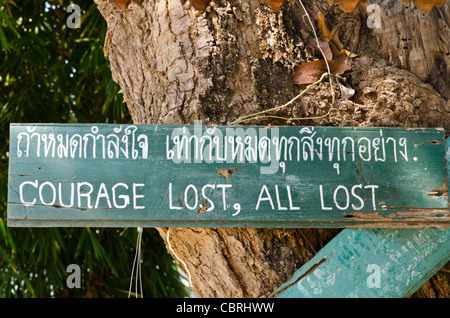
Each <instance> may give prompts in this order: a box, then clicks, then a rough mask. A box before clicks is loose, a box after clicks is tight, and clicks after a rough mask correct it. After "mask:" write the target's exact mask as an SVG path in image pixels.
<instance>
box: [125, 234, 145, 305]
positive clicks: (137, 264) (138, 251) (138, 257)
mask: <svg viewBox="0 0 450 318" xmlns="http://www.w3.org/2000/svg"><path fill="white" fill-rule="evenodd" d="M137 231H138V237H137V240H136V253H135V255H134V261H133V268H132V270H131V277H130V289H129V290H128V298H130V296H131V288H132V286H133V275H134V268H135V267H136V282H135V288H136V292H135V294H136V298H138V296H139V294H138V279H139V285H140V290H141V298H144V293H143V291H142V266H141V245H142V244H141V243H142V232H143V228H142V227H138V228H137ZM136 260H137V262H136Z"/></svg>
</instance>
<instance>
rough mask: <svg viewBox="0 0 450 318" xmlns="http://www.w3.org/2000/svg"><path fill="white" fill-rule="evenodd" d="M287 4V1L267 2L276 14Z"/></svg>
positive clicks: (275, 0)
mask: <svg viewBox="0 0 450 318" xmlns="http://www.w3.org/2000/svg"><path fill="white" fill-rule="evenodd" d="M286 2H287V0H266V3H267V5H268V6H269V7H270V8H272V10H273V11H274V12H278V11H279V10H280V8H281V7H282V6H283V5H284V4H285V3H286Z"/></svg>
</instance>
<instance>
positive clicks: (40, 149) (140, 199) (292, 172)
mask: <svg viewBox="0 0 450 318" xmlns="http://www.w3.org/2000/svg"><path fill="white" fill-rule="evenodd" d="M9 159H10V164H9V191H8V225H9V226H98V227H110V226H111V227H124V226H134V227H137V226H140V227H157V226H180V227H396V228H398V227H414V228H425V227H432V228H446V227H448V225H449V204H448V195H447V183H446V178H447V173H446V160H445V145H444V131H443V130H442V129H402V128H365V127H360V128H350V127H271V128H265V127H248V126H246V127H226V126H217V127H211V126H207V127H206V126H202V125H200V124H197V125H192V126H168V125H125V126H119V125H105V124H98V125H92V124H89V125H88V124H70V125H69V124H40V125H20V124H12V125H11V136H10V152H9Z"/></svg>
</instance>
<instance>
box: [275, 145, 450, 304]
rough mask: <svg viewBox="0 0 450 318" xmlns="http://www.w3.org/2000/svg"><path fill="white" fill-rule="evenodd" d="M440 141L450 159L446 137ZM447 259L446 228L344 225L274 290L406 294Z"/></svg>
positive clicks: (289, 294)
mask: <svg viewBox="0 0 450 318" xmlns="http://www.w3.org/2000/svg"><path fill="white" fill-rule="evenodd" d="M446 143H447V160H448V162H449V163H450V138H449V139H447V141H446ZM448 175H449V176H450V169H449V172H448ZM449 261H450V228H447V229H345V230H343V231H341V232H340V233H339V234H338V235H337V236H336V237H334V238H333V239H332V240H331V241H330V242H329V243H328V244H327V245H325V246H324V247H323V248H322V249H321V250H320V251H319V252H318V253H317V254H316V255H315V256H314V257H313V258H312V259H311V260H310V261H309V262H307V263H306V264H304V265H303V266H302V267H301V268H300V269H299V270H297V272H296V273H295V274H294V275H293V277H292V279H290V280H289V281H288V282H286V283H285V284H283V285H282V286H280V288H278V289H277V290H276V291H275V293H274V295H276V296H277V297H279V298H325V297H330V298H343V297H351V298H355V297H359V298H368V297H376V298H380V297H390V298H391V297H397V298H398V297H407V296H410V295H411V294H413V293H414V292H416V291H417V290H418V289H419V288H420V287H421V286H422V285H423V284H424V283H426V282H427V281H428V280H429V279H430V278H431V277H432V276H433V275H434V274H435V273H436V272H437V271H439V269H441V268H442V266H444V265H445V264H447V263H448V262H449Z"/></svg>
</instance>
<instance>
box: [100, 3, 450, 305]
mask: <svg viewBox="0 0 450 318" xmlns="http://www.w3.org/2000/svg"><path fill="white" fill-rule="evenodd" d="M95 2H96V3H97V4H98V8H99V10H100V12H101V13H102V15H103V16H104V17H105V19H106V21H107V23H108V33H107V37H106V40H105V54H107V55H109V59H110V61H111V70H112V74H113V78H114V80H115V81H116V82H118V83H119V84H120V86H121V88H122V91H123V93H124V97H125V100H126V102H127V105H128V108H129V110H130V113H131V115H132V118H133V121H134V122H135V123H137V124H184V123H186V124H193V123H194V120H196V119H200V120H202V121H203V124H227V123H230V122H232V121H233V120H235V119H236V118H238V117H240V116H244V115H247V114H251V113H254V112H257V111H261V110H264V109H268V108H272V107H275V106H278V105H282V104H284V103H286V102H287V101H289V100H290V99H291V98H293V97H294V96H296V95H297V94H298V93H299V92H300V91H301V90H302V89H303V88H304V87H300V86H298V85H294V84H293V80H292V74H293V73H294V72H295V70H296V68H298V67H299V66H300V65H301V64H302V63H304V62H306V61H310V60H313V59H316V58H318V57H317V56H315V55H314V52H313V51H312V50H311V49H310V48H308V46H307V44H306V43H307V39H308V38H311V37H313V32H312V30H311V27H310V24H309V23H308V20H307V17H306V16H305V13H304V11H303V9H302V6H301V4H300V3H299V2H298V1H296V2H295V3H293V4H292V3H287V4H285V5H284V6H283V8H282V9H281V10H280V12H278V13H275V12H273V11H272V9H270V8H269V7H268V6H267V5H266V3H265V2H263V1H256V0H231V1H225V0H216V1H213V2H211V3H210V4H209V5H208V7H207V9H206V10H205V11H203V12H202V11H197V10H195V9H194V8H193V7H191V6H190V4H189V2H187V3H186V4H184V5H181V4H180V2H179V1H178V0H144V1H143V2H142V4H141V5H139V4H136V3H134V2H132V3H131V4H130V5H129V6H128V9H127V10H125V11H120V10H118V8H117V7H115V5H114V4H113V3H112V2H110V1H102V0H95ZM378 2H381V1H378ZM303 4H304V5H305V7H306V8H307V11H308V13H309V15H310V16H311V19H312V20H313V23H314V27H315V29H316V32H319V30H318V28H317V22H316V21H317V18H316V17H317V12H318V11H319V10H320V11H322V12H323V13H324V14H325V18H326V22H327V24H328V27H329V28H330V30H331V29H332V28H333V27H334V26H337V25H338V24H339V29H338V32H337V33H338V35H339V37H340V39H341V42H342V43H343V44H344V47H345V48H346V49H347V50H348V51H350V50H351V49H352V48H354V52H355V53H356V54H357V55H358V57H357V58H355V59H354V65H353V69H352V70H351V71H350V72H348V73H349V74H348V75H346V76H345V77H346V78H347V84H346V85H349V86H351V87H352V88H353V89H355V91H356V94H355V95H354V96H353V97H351V98H350V99H343V98H339V97H340V95H339V94H340V92H339V90H338V86H337V85H336V84H334V85H333V89H334V90H335V92H336V94H337V97H338V100H337V101H336V103H335V105H334V106H333V109H332V111H331V112H330V114H329V115H328V116H325V117H323V118H320V119H314V120H302V121H292V120H291V121H288V120H281V119H261V120H259V121H254V122H250V123H249V124H253V125H267V124H271V125H302V126H304V125H315V126H320V125H328V126H408V127H444V128H445V129H446V132H447V133H448V131H449V130H450V106H449V103H448V97H449V92H448V87H449V82H448V81H449V76H448V69H449V65H450V63H449V56H448V55H449V54H448V52H449V49H450V43H449V39H450V37H449V28H448V25H447V23H448V21H450V11H449V2H448V1H447V3H446V4H445V5H444V6H443V7H441V8H440V9H438V8H434V9H432V10H431V11H430V12H429V13H427V14H425V15H422V13H420V12H418V10H417V9H414V8H405V7H403V5H402V3H401V2H400V1H399V0H398V1H397V0H391V1H383V4H382V5H381V16H380V18H381V22H382V27H381V28H380V29H370V28H368V27H367V24H366V19H367V13H366V9H365V6H364V5H360V7H359V11H356V13H355V12H354V13H343V11H342V10H341V9H340V8H339V7H338V6H336V5H335V6H330V5H329V4H328V2H327V1H325V0H320V1H319V0H318V1H313V0H304V1H303ZM357 35H359V36H357ZM405 47H406V48H405ZM331 101H332V97H331V94H330V85H329V84H328V83H322V84H320V85H318V86H316V87H314V88H313V89H312V90H311V91H310V92H308V93H307V94H305V95H304V96H303V97H302V98H301V99H300V100H298V101H297V102H296V103H295V104H294V105H293V106H292V107H287V108H285V109H283V110H281V111H279V112H277V113H276V115H277V116H280V117H283V116H284V117H287V118H290V117H308V116H316V115H324V114H326V113H327V112H328V110H329V108H330V104H331ZM167 230H168V229H167V228H159V229H158V231H159V232H160V234H161V236H162V237H163V238H164V239H165V240H166V239H167ZM338 232H339V229H334V230H330V229H251V228H250V229H245V228H242V229H241V228H232V229H222V228H221V229H206V228H172V229H170V233H169V234H170V235H169V241H170V246H171V248H172V249H173V251H174V252H175V254H176V257H178V258H179V259H181V260H182V261H183V262H184V264H185V265H186V266H187V269H188V271H189V275H190V276H191V278H192V289H193V292H194V293H195V295H196V296H198V297H269V296H270V295H271V293H272V292H273V291H274V290H275V289H276V288H277V287H279V286H280V285H281V284H282V283H284V282H285V281H287V280H288V279H289V278H290V277H291V276H292V274H293V273H294V272H295V270H297V269H298V268H299V267H300V266H301V265H302V264H304V263H305V262H307V261H308V260H309V259H311V258H312V257H313V256H314V254H315V253H316V252H317V251H318V250H319V249H321V248H322V247H323V246H324V245H325V244H326V243H327V242H328V241H329V240H330V239H332V238H333V237H334V236H335V235H336V234H337V233H338ZM166 244H167V241H166ZM174 256H175V255H174ZM184 264H182V263H179V265H180V268H181V269H182V270H185V267H184V266H185V265H184ZM446 268H447V270H445V268H444V269H443V270H441V271H440V272H439V273H438V274H436V275H435V277H434V278H433V279H432V280H430V281H429V282H428V283H427V284H426V285H425V286H424V287H423V288H422V289H420V290H419V291H418V292H417V293H416V294H415V295H414V296H417V297H450V295H449V289H448V284H449V281H450V275H449V274H448V265H447V267H446ZM445 286H447V288H445Z"/></svg>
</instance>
